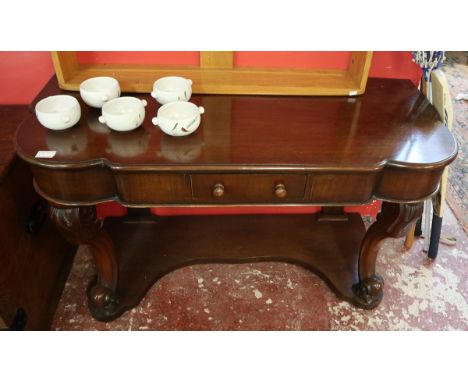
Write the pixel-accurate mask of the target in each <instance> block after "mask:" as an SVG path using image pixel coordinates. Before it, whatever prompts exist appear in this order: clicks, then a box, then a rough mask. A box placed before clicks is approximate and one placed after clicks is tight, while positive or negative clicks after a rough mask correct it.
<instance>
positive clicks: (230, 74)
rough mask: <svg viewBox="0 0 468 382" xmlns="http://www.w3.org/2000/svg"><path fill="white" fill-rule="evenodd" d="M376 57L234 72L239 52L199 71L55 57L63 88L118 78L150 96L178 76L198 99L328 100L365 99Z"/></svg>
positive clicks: (127, 88) (214, 55) (208, 56)
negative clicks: (340, 64) (329, 65)
mask: <svg viewBox="0 0 468 382" xmlns="http://www.w3.org/2000/svg"><path fill="white" fill-rule="evenodd" d="M371 60H372V52H352V53H351V57H350V60H349V63H348V67H347V68H346V69H345V70H339V69H286V68H273V69H271V68H268V69H266V68H238V67H234V52H221V51H210V52H204V51H202V52H200V66H167V65H128V64H122V65H107V64H81V63H79V62H78V59H77V55H76V52H70V51H67V52H64V51H62V52H52V61H53V63H54V67H55V73H56V75H57V78H58V82H59V86H60V88H62V89H64V90H75V91H76V90H79V86H80V83H81V82H82V81H84V80H86V79H87V78H90V77H96V76H111V77H115V78H116V79H117V80H118V81H119V83H120V86H121V89H122V91H124V92H136V93H149V92H150V91H151V90H152V85H153V82H154V81H155V80H156V79H158V78H160V77H164V76H169V75H175V76H182V77H186V78H190V79H192V80H193V92H194V93H198V94H257V95H303V96H314V95H325V96H349V95H359V94H363V93H364V91H365V89H366V83H367V77H368V74H369V69H370V64H371Z"/></svg>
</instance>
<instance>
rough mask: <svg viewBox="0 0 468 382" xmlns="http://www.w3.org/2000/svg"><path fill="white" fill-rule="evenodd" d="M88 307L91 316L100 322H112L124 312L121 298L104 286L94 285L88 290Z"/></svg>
mask: <svg viewBox="0 0 468 382" xmlns="http://www.w3.org/2000/svg"><path fill="white" fill-rule="evenodd" d="M88 305H89V310H90V311H91V315H92V316H93V317H94V318H95V319H96V320H99V321H110V320H112V319H114V318H116V317H117V316H119V315H120V313H121V310H122V307H121V305H120V299H119V296H118V295H117V294H116V293H115V292H113V291H112V290H110V289H109V288H106V287H104V286H102V285H94V286H92V287H91V288H90V289H89V290H88Z"/></svg>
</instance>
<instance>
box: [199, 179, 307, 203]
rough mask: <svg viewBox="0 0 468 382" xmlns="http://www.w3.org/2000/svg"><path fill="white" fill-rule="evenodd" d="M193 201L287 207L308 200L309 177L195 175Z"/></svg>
mask: <svg viewBox="0 0 468 382" xmlns="http://www.w3.org/2000/svg"><path fill="white" fill-rule="evenodd" d="M191 178H192V192H193V199H194V200H196V201H200V202H211V203H254V202H258V203H285V202H286V203H287V202H300V201H302V200H303V199H304V194H305V186H306V179H307V177H306V175H301V174H193V175H192V176H191Z"/></svg>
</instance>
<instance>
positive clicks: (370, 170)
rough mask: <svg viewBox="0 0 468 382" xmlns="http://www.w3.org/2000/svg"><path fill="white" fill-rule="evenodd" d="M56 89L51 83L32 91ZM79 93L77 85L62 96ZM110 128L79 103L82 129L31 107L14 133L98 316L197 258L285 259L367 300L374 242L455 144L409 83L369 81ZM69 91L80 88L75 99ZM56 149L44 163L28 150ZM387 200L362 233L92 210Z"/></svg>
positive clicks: (258, 220) (416, 205)
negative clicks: (194, 125)
mask: <svg viewBox="0 0 468 382" xmlns="http://www.w3.org/2000/svg"><path fill="white" fill-rule="evenodd" d="M58 93H66V92H64V91H61V90H59V88H58V86H57V83H56V81H55V80H53V81H51V82H50V83H49V84H48V85H47V86H46V88H45V89H44V90H43V92H42V93H41V94H40V96H39V98H42V97H45V96H48V95H51V94H58ZM71 94H75V95H77V94H76V93H71ZM140 97H144V98H146V99H147V100H148V107H147V110H146V113H147V114H146V118H145V122H144V125H143V126H142V127H140V128H138V129H136V130H134V131H133V132H128V133H117V132H112V131H109V130H108V129H107V128H106V127H104V126H103V125H101V124H99V122H98V120H97V118H98V116H99V110H90V109H89V108H88V107H86V106H85V105H84V104H82V111H83V112H82V118H81V121H80V122H79V124H78V125H77V126H74V127H73V128H71V129H69V130H67V131H63V132H54V131H49V130H47V129H45V128H43V127H41V126H40V125H39V123H38V122H37V120H36V118H35V116H34V115H31V117H30V118H29V119H27V120H26V121H25V122H24V123H23V124H22V125H21V127H20V129H19V131H18V134H17V152H18V154H19V155H20V156H21V157H22V158H23V159H24V160H25V161H27V162H29V163H30V165H31V168H32V171H33V174H34V180H35V187H36V190H37V191H38V192H39V193H40V194H41V195H42V196H43V197H44V198H45V199H47V200H48V201H49V203H50V207H51V208H50V216H51V217H52V220H53V221H54V222H55V224H56V225H57V227H59V229H60V230H61V231H62V234H63V235H64V236H65V237H66V238H67V239H68V240H69V241H70V242H72V243H77V244H78V243H79V244H88V245H89V246H90V247H91V249H92V252H93V254H94V257H95V261H96V265H97V269H98V274H97V278H96V280H95V281H94V282H93V283H92V285H90V288H89V290H88V296H89V306H90V309H91V312H92V314H93V316H94V317H95V318H97V319H99V320H110V319H113V318H115V317H116V316H118V315H120V314H121V313H122V312H123V311H124V310H126V309H129V308H131V307H132V306H135V305H136V304H138V302H139V301H140V299H141V298H142V297H143V295H144V294H145V292H146V291H147V289H148V288H149V287H150V286H151V285H152V284H153V283H154V281H155V280H156V279H158V278H159V277H161V276H162V275H163V274H165V273H167V272H170V271H171V270H173V269H175V268H177V267H180V266H182V265H185V264H193V263H197V262H201V261H205V262H206V261H228V262H233V261H260V260H265V259H268V260H282V261H291V262H296V263H299V264H302V265H304V266H306V267H309V268H310V269H312V270H314V271H315V272H317V273H318V274H319V275H321V276H322V277H323V278H324V279H325V280H326V281H327V282H328V283H329V284H330V285H331V286H332V287H333V288H334V290H335V291H336V292H337V293H339V294H340V295H341V296H342V297H343V298H345V299H347V300H349V301H352V302H353V303H355V304H356V305H358V306H361V307H364V308H372V307H375V306H376V305H378V304H379V302H380V301H381V299H382V295H383V280H382V278H381V277H379V276H378V275H377V274H376V273H375V263H376V257H377V253H378V248H379V243H380V242H381V241H382V240H383V239H385V238H387V237H399V236H402V235H404V233H405V230H406V228H407V227H408V226H409V225H410V224H411V223H413V222H414V221H415V220H416V219H417V218H419V216H420V215H421V206H422V204H421V201H423V200H424V199H426V198H427V197H429V196H430V195H432V194H433V193H434V192H436V191H437V188H438V185H439V181H440V177H441V175H442V172H443V170H444V168H445V166H447V165H448V164H449V163H450V162H451V161H453V160H454V158H455V157H456V154H457V144H456V142H455V140H454V138H453V137H452V135H451V134H450V132H449V131H448V130H447V128H446V127H445V126H444V125H443V124H442V123H441V122H439V119H438V116H437V112H436V110H435V109H434V108H433V107H432V106H431V105H430V104H429V102H427V100H426V99H425V98H424V97H423V96H421V95H420V93H419V92H418V90H417V89H416V88H415V87H414V86H413V85H412V84H411V83H410V82H409V81H403V80H377V79H372V80H369V82H368V85H367V91H366V94H365V95H363V96H360V97H256V96H219V95H217V96H215V95H206V96H193V97H192V101H193V102H195V103H196V104H199V105H203V106H204V107H205V109H206V113H205V114H204V115H203V118H202V124H201V126H200V128H199V129H198V131H197V132H196V133H194V134H192V135H190V136H188V137H183V138H173V137H169V136H166V135H164V134H163V133H162V132H161V131H160V130H159V129H158V128H156V127H154V126H152V125H151V123H150V120H151V118H152V116H154V115H155V114H156V110H157V108H158V105H157V104H156V102H155V101H154V100H153V99H151V98H150V97H149V96H141V95H140ZM77 98H79V96H78V95H77ZM39 150H55V151H57V154H56V156H55V157H54V158H53V159H37V158H35V154H36V153H37V151H39ZM373 198H380V199H383V200H384V201H385V202H384V203H383V207H382V211H381V214H380V215H379V217H378V219H377V221H376V222H375V223H374V224H373V225H372V226H371V227H370V228H369V229H368V230H367V232H366V230H365V227H364V224H363V222H362V220H361V218H360V216H359V215H358V214H342V213H341V214H337V211H336V208H327V209H326V211H325V212H324V213H323V214H319V215H314V216H308V215H304V216H297V215H282V216H273V215H271V216H255V215H247V216H205V217H200V216H191V217H189V216H179V217H165V218H156V217H154V218H153V217H144V216H130V217H127V218H125V219H108V220H106V222H105V224H104V226H102V225H101V224H100V222H99V221H98V220H97V219H96V212H95V205H96V204H97V203H99V202H101V201H106V200H117V201H120V202H121V203H123V204H124V205H126V206H129V207H138V208H141V207H149V206H193V207H196V206H207V205H209V206H226V205H255V206H259V205H264V206H266V205H270V206H271V205H278V206H283V205H298V206H300V205H313V204H316V205H317V204H318V205H325V206H342V205H349V204H364V203H366V202H368V201H370V200H371V199H373Z"/></svg>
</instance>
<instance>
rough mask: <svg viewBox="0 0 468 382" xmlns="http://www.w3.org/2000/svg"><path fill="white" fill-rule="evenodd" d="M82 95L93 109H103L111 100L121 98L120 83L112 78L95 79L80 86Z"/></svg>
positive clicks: (90, 79) (88, 80)
mask: <svg viewBox="0 0 468 382" xmlns="http://www.w3.org/2000/svg"><path fill="white" fill-rule="evenodd" d="M80 95H81V98H82V99H83V101H84V102H85V103H86V104H87V105H89V106H91V107H102V105H104V103H106V102H107V101H110V100H111V99H114V98H117V97H120V86H119V81H117V80H116V79H115V78H112V77H93V78H89V79H87V80H86V81H83V82H82V83H81V84H80Z"/></svg>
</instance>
